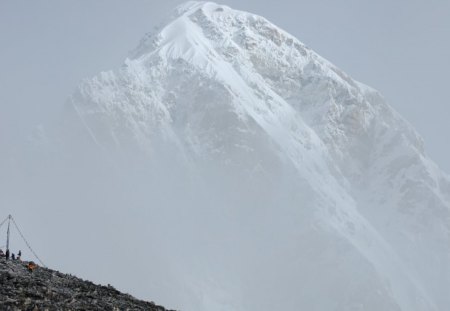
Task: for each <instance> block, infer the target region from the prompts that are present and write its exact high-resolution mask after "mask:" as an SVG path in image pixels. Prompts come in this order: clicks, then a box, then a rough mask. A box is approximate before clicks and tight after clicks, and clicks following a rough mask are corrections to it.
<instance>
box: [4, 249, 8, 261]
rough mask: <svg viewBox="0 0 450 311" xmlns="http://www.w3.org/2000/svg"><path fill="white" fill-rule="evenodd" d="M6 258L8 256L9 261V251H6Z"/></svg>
mask: <svg viewBox="0 0 450 311" xmlns="http://www.w3.org/2000/svg"><path fill="white" fill-rule="evenodd" d="M5 256H6V260H8V259H9V249H7V250H6V255H5Z"/></svg>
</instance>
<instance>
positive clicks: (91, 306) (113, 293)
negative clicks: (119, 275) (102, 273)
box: [0, 258, 166, 311]
mask: <svg viewBox="0 0 450 311" xmlns="http://www.w3.org/2000/svg"><path fill="white" fill-rule="evenodd" d="M0 284H1V286H0V309H1V310H5V311H9V310H11V311H12V310H14V311H16V310H33V311H38V310H117V311H119V310H149V311H165V310H166V309H165V308H163V307H161V306H157V305H155V304H154V303H153V302H147V301H141V300H138V299H136V298H134V297H132V296H131V295H128V294H124V293H121V292H119V291H118V290H116V289H115V288H114V287H112V286H110V285H108V286H102V285H96V284H94V283H92V282H90V281H85V280H82V279H80V278H77V277H75V276H72V275H69V274H64V273H61V272H58V271H55V270H51V269H47V268H44V267H38V268H37V269H36V270H35V271H33V272H30V271H28V269H27V262H22V261H11V260H9V261H6V260H5V258H1V259H0Z"/></svg>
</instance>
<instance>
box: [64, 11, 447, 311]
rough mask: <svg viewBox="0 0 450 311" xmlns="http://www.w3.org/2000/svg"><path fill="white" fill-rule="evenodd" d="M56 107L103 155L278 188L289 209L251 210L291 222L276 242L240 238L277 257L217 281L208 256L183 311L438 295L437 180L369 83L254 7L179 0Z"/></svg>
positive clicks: (441, 303)
mask: <svg viewBox="0 0 450 311" xmlns="http://www.w3.org/2000/svg"><path fill="white" fill-rule="evenodd" d="M66 117H67V119H68V120H70V122H73V123H75V125H74V127H77V126H78V129H79V131H80V132H84V134H85V137H86V138H87V140H88V141H91V142H92V143H93V145H94V146H96V147H99V149H101V150H102V152H104V154H108V155H110V154H112V153H132V152H135V151H136V150H139V152H142V153H143V154H145V155H147V157H148V161H149V162H152V163H153V165H155V166H160V167H162V168H161V170H162V171H164V165H162V164H161V165H158V163H165V162H163V160H162V159H163V158H166V154H167V152H169V153H170V156H171V157H173V158H171V160H170V161H172V160H173V161H176V162H177V163H180V164H179V165H180V166H181V167H185V168H187V170H188V171H189V172H190V173H188V174H191V173H192V174H193V175H196V176H197V175H198V176H199V177H198V178H200V179H203V180H206V183H208V182H210V181H214V180H216V179H220V178H221V176H222V174H223V172H227V176H231V177H230V179H231V184H233V183H236V182H237V184H238V185H239V186H242V187H243V188H245V189H246V190H248V193H251V194H252V195H254V196H258V195H259V192H265V191H268V192H269V194H267V197H265V198H266V199H267V198H270V196H271V195H272V194H273V195H274V196H276V194H277V192H278V190H277V191H274V190H273V189H270V188H271V186H274V185H277V184H290V188H289V190H287V189H283V190H282V192H283V194H284V195H285V196H286V195H287V196H289V197H292V200H291V201H290V202H289V204H286V207H279V206H276V205H277V204H273V205H272V206H269V207H270V208H269V211H268V212H267V211H266V212H267V213H268V215H269V216H267V217H268V218H269V219H261V223H262V224H267V223H270V221H272V220H274V221H275V222H276V221H279V222H280V224H284V223H285V222H286V219H284V217H286V218H288V217H293V218H292V219H293V220H294V221H293V223H292V224H291V226H290V227H289V228H288V229H286V232H283V233H280V236H281V237H282V238H281V240H275V239H274V238H273V237H271V236H270V231H267V229H264V230H265V231H263V234H262V236H264V235H267V236H266V240H264V239H263V238H262V237H261V238H260V237H258V236H251V235H249V236H248V237H247V239H248V241H246V242H242V244H243V245H246V244H245V243H249V245H253V244H258V243H262V247H267V246H268V245H269V246H270V247H273V250H274V251H277V252H278V255H279V257H277V258H273V257H270V256H269V257H268V258H265V259H259V260H260V261H261V263H260V264H255V263H251V264H248V265H247V266H246V265H243V263H240V265H243V266H241V267H240V268H239V269H238V268H236V270H233V271H234V273H237V272H238V271H239V272H240V273H241V274H242V275H243V276H242V278H236V279H232V281H230V284H229V285H228V286H226V285H224V284H220V285H217V286H218V288H216V289H214V286H211V284H209V282H210V281H207V280H208V278H212V279H220V276H221V273H222V272H221V266H220V264H218V263H216V264H218V268H216V270H213V271H209V273H210V275H208V277H205V278H204V277H201V276H200V275H201V272H199V274H197V275H192V276H190V278H189V280H190V281H189V282H188V283H189V284H190V285H189V287H190V288H191V290H192V291H193V292H195V293H196V294H195V295H197V296H198V297H207V299H206V298H204V299H197V300H196V299H194V300H192V297H188V298H186V300H182V299H181V298H180V299H181V300H180V301H179V303H185V304H186V305H187V308H189V309H192V310H212V309H214V310H234V309H235V310H256V309H258V310H271V309H273V308H281V307H282V308H289V309H299V310H306V309H308V310H408V311H410V310H445V306H446V305H448V304H449V303H450V301H449V299H448V298H447V297H446V296H447V295H445V293H444V290H443V289H445V288H448V286H449V285H450V284H449V280H450V276H449V273H448V272H445V273H443V272H444V271H449V270H448V268H449V265H448V262H449V254H450V252H449V248H448V247H449V246H448V245H450V243H449V242H450V239H449V234H448V233H449V203H448V202H449V198H450V190H449V189H450V182H449V179H448V177H447V176H445V174H443V173H442V172H440V170H439V169H438V168H437V167H436V166H435V165H434V164H433V163H432V161H431V160H429V159H428V158H427V156H426V155H425V153H424V151H423V147H422V142H421V140H420V138H419V137H418V135H417V134H416V132H415V131H414V130H413V129H412V128H411V126H410V125H408V124H407V122H405V121H404V120H403V119H402V118H401V117H400V116H399V115H398V114H397V113H396V112H395V111H394V110H393V109H392V108H390V107H389V106H388V105H387V104H386V103H385V102H384V100H383V98H382V97H381V96H380V95H379V94H378V93H377V92H376V91H375V90H372V89H371V88H369V87H367V86H365V85H363V84H361V83H359V82H356V81H354V80H353V79H351V78H350V77H349V76H348V75H346V74H345V73H344V72H342V71H341V70H339V69H338V68H337V67H335V66H334V65H332V64H331V63H329V62H328V61H326V60H325V59H323V58H322V57H320V56H319V55H317V54H316V53H315V52H314V51H312V50H311V49H309V48H308V47H306V46H305V45H304V44H302V43H301V42H299V41H298V40H297V39H296V38H294V37H292V36H291V35H289V34H288V33H286V32H285V31H283V30H281V29H279V28H278V27H276V26H275V25H273V24H271V23H270V22H268V21H267V20H266V19H264V18H262V17H259V16H256V15H253V14H250V13H246V12H241V11H236V10H232V9H231V8H229V7H226V6H222V5H217V4H214V3H205V2H188V3H186V4H184V5H182V6H179V7H178V8H177V9H176V10H175V11H174V13H173V16H172V17H171V18H169V19H168V21H167V22H165V23H164V24H163V25H162V26H161V27H160V28H159V29H157V30H156V31H155V32H154V33H151V34H148V35H147V36H146V37H145V38H144V39H143V40H142V41H141V43H140V44H139V46H138V47H137V48H136V49H135V50H134V51H133V53H132V54H131V56H130V58H129V59H127V60H126V61H125V64H124V65H123V66H122V67H121V68H120V69H118V70H115V71H109V72H103V73H101V74H99V75H98V76H97V77H94V78H92V79H87V80H85V81H84V82H83V83H82V84H81V85H80V87H79V88H78V90H77V91H76V92H75V93H74V95H73V96H72V97H71V98H70V101H69V105H68V109H67V116H66ZM70 122H69V123H70ZM78 136H79V135H77V136H76V137H78ZM160 161H161V162H160ZM170 161H169V162H170ZM206 168H207V169H206ZM211 168H212V169H211ZM211 171H212V172H213V173H211ZM286 176H288V177H286ZM283 182H284V183H283ZM219 184H220V183H219ZM252 185H253V187H252ZM239 186H236V188H239ZM247 187H248V188H247ZM232 189H233V188H232ZM219 191H220V190H219ZM252 191H253V192H252ZM271 191H272V192H271ZM298 193H300V195H301V198H302V199H301V200H300V199H298V198H297V200H298V201H295V200H296V199H295V195H298ZM261 195H262V194H261ZM282 213H285V214H282ZM280 214H281V215H280ZM288 215H290V216H288ZM270 218H273V219H270ZM266 222H267V223H266ZM254 225H255V226H258V224H257V223H256V224H254ZM271 239H272V240H271ZM244 240H245V239H244ZM267 241H271V242H274V244H270V243H269V242H267ZM280 241H282V242H283V244H284V245H286V247H282V246H275V244H276V242H280ZM264 243H269V244H264ZM252 256H253V255H252V254H248V258H252ZM207 257H208V256H205V258H207ZM242 258H246V257H245V255H244V254H243V255H242ZM288 258H289V259H288ZM204 260H205V262H204V264H205V267H207V266H208V265H212V263H211V262H210V261H208V260H207V259H204ZM233 260H236V261H239V256H236V258H234V259H233ZM242 261H244V260H242ZM223 264H224V265H226V261H224V262H223ZM280 265H283V266H284V267H285V268H284V269H283V270H282V271H279V269H278V268H277V267H279V266H280ZM253 266H256V267H259V268H260V269H262V270H263V269H264V270H265V271H267V275H265V276H261V275H260V273H259V272H258V270H257V269H255V268H254V267H253ZM205 270H208V269H207V268H205ZM320 278H321V279H320ZM256 280H259V281H256ZM216 282H218V281H216ZM262 284H266V285H262ZM268 284H272V286H270V285H268ZM283 284H284V285H283ZM236 288H244V289H242V290H241V291H239V292H234V291H235V290H236ZM267 291H269V292H270V293H272V295H268V296H267V299H266V300H265V299H264V298H261V297H264V294H263V293H265V292H267ZM224 293H226V294H224ZM237 295H239V296H243V297H242V298H241V299H240V300H237V299H233V298H231V297H236V296H237ZM224 296H226V297H228V298H227V299H224V298H223V297H224ZM183 299H184V298H183ZM230 304H232V306H231V305H230Z"/></svg>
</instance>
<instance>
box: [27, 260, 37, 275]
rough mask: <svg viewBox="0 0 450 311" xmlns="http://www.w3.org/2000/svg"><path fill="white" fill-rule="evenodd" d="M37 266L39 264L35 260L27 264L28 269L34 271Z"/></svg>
mask: <svg viewBox="0 0 450 311" xmlns="http://www.w3.org/2000/svg"><path fill="white" fill-rule="evenodd" d="M36 268H37V265H36V264H35V263H34V262H33V261H30V262H29V263H28V265H27V269H28V271H30V272H33V271H34V270H35V269H36Z"/></svg>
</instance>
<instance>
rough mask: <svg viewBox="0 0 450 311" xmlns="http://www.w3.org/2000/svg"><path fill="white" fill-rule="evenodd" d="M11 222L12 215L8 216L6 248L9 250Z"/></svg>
mask: <svg viewBox="0 0 450 311" xmlns="http://www.w3.org/2000/svg"><path fill="white" fill-rule="evenodd" d="M10 223H11V215H9V216H8V231H6V250H9V225H10Z"/></svg>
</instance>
